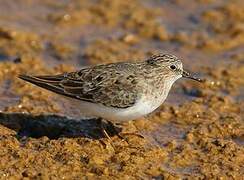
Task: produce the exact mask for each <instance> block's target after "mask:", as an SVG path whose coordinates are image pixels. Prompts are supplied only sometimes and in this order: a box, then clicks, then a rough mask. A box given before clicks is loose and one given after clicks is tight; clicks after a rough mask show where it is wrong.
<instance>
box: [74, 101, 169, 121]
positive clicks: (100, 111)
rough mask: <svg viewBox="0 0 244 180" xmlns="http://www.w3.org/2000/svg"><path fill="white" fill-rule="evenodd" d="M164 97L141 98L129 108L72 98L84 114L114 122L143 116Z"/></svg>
mask: <svg viewBox="0 0 244 180" xmlns="http://www.w3.org/2000/svg"><path fill="white" fill-rule="evenodd" d="M164 100H165V98H164V99H162V98H161V99H157V100H156V99H154V100H152V99H150V100H149V99H144V98H142V99H141V100H139V101H138V102H137V103H136V104H135V105H134V106H132V107H129V108H122V109H119V108H114V107H106V106H104V105H102V104H94V103H89V102H85V101H80V100H74V99H72V102H73V103H75V108H79V111H80V113H81V114H82V115H84V116H88V117H89V116H90V117H101V118H104V119H106V120H109V121H112V122H123V121H129V120H133V119H137V118H140V117H143V116H145V115H147V114H149V113H151V112H153V111H154V110H155V109H157V108H158V107H159V106H160V105H161V104H162V103H163V101H164Z"/></svg>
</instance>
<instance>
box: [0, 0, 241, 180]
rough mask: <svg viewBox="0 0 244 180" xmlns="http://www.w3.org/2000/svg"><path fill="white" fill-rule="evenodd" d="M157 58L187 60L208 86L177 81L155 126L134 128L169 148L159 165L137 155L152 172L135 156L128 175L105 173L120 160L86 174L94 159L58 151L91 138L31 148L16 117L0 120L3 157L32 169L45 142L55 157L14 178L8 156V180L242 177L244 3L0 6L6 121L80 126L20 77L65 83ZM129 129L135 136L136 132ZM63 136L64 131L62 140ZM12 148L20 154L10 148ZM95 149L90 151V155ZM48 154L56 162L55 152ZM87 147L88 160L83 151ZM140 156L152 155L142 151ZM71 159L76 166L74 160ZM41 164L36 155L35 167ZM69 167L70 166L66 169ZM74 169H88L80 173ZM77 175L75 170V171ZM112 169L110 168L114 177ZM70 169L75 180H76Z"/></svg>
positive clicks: (140, 0)
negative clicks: (59, 120)
mask: <svg viewBox="0 0 244 180" xmlns="http://www.w3.org/2000/svg"><path fill="white" fill-rule="evenodd" d="M158 52H162V53H171V54H174V55H176V56H178V57H180V58H181V59H182V61H183V64H184V67H185V68H186V69H188V70H190V71H191V72H194V73H195V74H196V75H197V76H199V77H202V78H203V79H205V80H206V81H205V83H204V84H201V85H199V84H197V83H196V82H192V81H188V80H179V81H177V83H176V84H175V85H174V87H173V89H172V91H171V93H170V95H169V98H168V99H167V101H166V103H165V104H164V105H162V107H161V109H159V111H158V112H157V113H156V115H154V116H153V117H150V118H149V119H150V120H151V121H146V122H145V121H144V120H138V121H136V122H135V123H133V124H132V125H131V126H133V127H134V128H135V129H137V130H139V131H145V132H144V133H145V134H146V135H147V136H148V138H149V139H151V141H152V142H154V143H156V144H157V145H158V146H160V147H164V150H162V149H161V150H160V151H157V153H158V157H157V158H156V157H154V156H153V157H151V156H150V155H153V154H154V153H155V152H154V150H153V151H149V150H145V152H144V154H147V153H149V154H147V155H148V157H150V158H149V159H150V161H149V160H148V159H147V158H146V157H144V156H142V155H140V154H139V153H138V152H137V151H135V153H136V155H135V156H136V157H137V158H142V159H145V161H147V163H141V164H140V163H139V162H135V161H136V160H135V157H132V156H131V154H128V153H127V154H124V155H123V156H128V157H129V159H130V160H129V159H127V160H128V161H129V162H130V163H129V165H128V166H129V167H130V168H131V169H130V168H129V170H128V169H126V168H125V169H123V168H122V169H121V170H118V169H119V168H118V169H117V168H115V167H114V164H115V165H117V166H119V167H120V166H122V165H121V163H122V162H124V161H127V160H121V159H119V160H116V161H114V162H113V163H108V164H106V163H105V162H107V161H109V162H110V161H112V160H111V159H110V158H111V157H110V156H109V157H107V158H105V159H103V160H99V161H98V162H96V161H95V164H99V166H98V165H97V166H98V167H97V169H98V170H97V171H95V170H94V169H93V170H91V169H92V168H90V166H85V165H84V164H86V163H85V162H86V158H84V162H83V161H82V162H81V160H80V157H81V156H80V154H79V153H78V154H79V155H77V156H76V155H74V153H77V152H76V151H77V150H74V149H77V148H78V147H75V148H73V149H71V150H70V149H69V151H65V150H57V147H56V146H60V148H61V147H62V148H63V146H65V147H66V145H61V144H62V142H63V141H65V142H66V141H68V144H69V146H70V143H71V144H72V143H76V144H79V142H80V141H82V142H83V140H84V139H82V138H81V139H80V140H72V139H69V138H67V139H65V140H63V139H62V138H61V140H60V141H58V140H57V142H50V141H49V140H50V139H49V138H50V137H54V136H52V135H50V133H51V132H49V131H47V133H46V134H45V133H44V134H43V133H41V134H39V135H37V136H35V138H37V137H38V138H39V137H42V136H47V139H44V140H43V139H41V140H40V139H38V138H37V139H35V138H34V140H33V139H30V138H31V137H32V138H33V136H31V135H30V134H32V133H33V130H30V129H28V131H32V132H24V135H23V131H22V134H21V133H19V131H20V129H21V128H23V126H22V125H21V124H18V123H17V122H18V119H21V116H18V117H15V116H14V117H13V118H12V119H14V120H15V121H16V123H17V124H14V123H13V122H12V121H11V123H9V121H10V120H9V118H6V117H5V116H3V117H0V124H2V125H0V128H1V131H0V137H1V138H3V137H4V138H3V139H4V140H3V139H1V138H0V142H1V143H2V147H5V148H3V149H4V152H5V153H8V152H10V151H12V152H15V153H17V154H19V155H16V156H18V158H19V159H20V160H23V161H24V159H25V158H26V156H27V154H29V153H30V151H32V150H33V147H34V146H35V148H36V152H38V153H40V149H39V148H40V147H38V148H37V147H36V146H37V145H35V143H38V144H40V143H44V142H45V143H46V144H45V143H44V144H45V145H44V144H43V153H44V152H45V153H47V152H48V153H47V154H48V155H44V154H45V153H44V154H43V156H42V155H41V156H40V159H41V160H40V159H39V160H40V162H39V166H38V167H35V168H34V167H33V166H32V165H31V162H30V161H28V162H26V161H24V163H23V164H25V166H27V165H29V166H30V168H25V166H24V165H23V164H22V165H20V164H18V165H16V167H15V168H14V169H15V171H16V172H12V171H11V168H10V167H11V166H10V165H9V167H8V168H7V167H6V166H5V164H6V163H7V162H8V163H10V162H11V159H14V157H15V156H14V155H11V153H10V154H8V156H5V158H4V159H2V158H1V159H2V160H1V161H2V162H1V161H0V162H1V163H0V164H2V165H0V175H1V176H2V177H10V176H13V177H15V176H16V177H23V176H27V177H35V176H37V174H38V173H39V174H41V175H45V174H48V173H47V169H48V168H46V167H49V168H51V167H52V168H54V167H55V168H57V167H59V166H60V167H64V169H65V168H66V170H67V171H66V173H65V172H64V171H62V170H60V169H59V170H57V169H56V170H55V171H53V173H55V172H56V173H57V174H58V175H60V174H62V175H63V177H66V178H71V177H73V178H74V177H76V178H77V177H80V175H81V174H79V173H80V172H81V169H82V168H83V171H82V175H85V174H86V173H88V174H89V173H90V174H94V177H97V176H99V173H100V174H102V175H104V177H106V176H107V177H108V176H111V177H114V178H115V177H116V174H118V173H120V175H121V177H124V176H125V175H126V176H128V177H135V178H138V177H142V178H149V177H151V178H152V177H158V178H159V179H160V178H166V177H172V178H179V177H190V178H192V177H200V178H202V177H205V178H213V177H217V176H218V177H220V176H223V177H224V178H227V179H228V178H234V179H235V178H236V179H238V178H241V171H242V173H243V166H242V167H241V164H243V161H244V159H243V157H242V158H241V154H243V142H244V136H243V117H244V116H243V109H244V106H243V99H244V93H243V92H244V86H243V84H244V2H243V1H242V0H231V1H227V0H187V1H186V0H75V1H74V0H58V1H53V0H19V1H16V0H8V1H6V0H0V111H1V112H2V113H8V114H11V113H26V114H31V115H40V114H57V115H58V114H59V115H64V116H67V114H69V115H74V117H76V118H77V117H79V113H78V112H74V108H67V107H68V106H69V104H68V103H67V102H64V101H63V100H62V99H61V98H60V97H58V96H54V95H53V94H52V93H49V92H47V91H43V90H41V89H39V88H36V87H35V86H32V85H30V84H28V83H25V82H22V81H21V80H19V79H18V78H17V76H18V74H35V75H40V74H41V75H44V74H58V73H63V72H67V71H73V70H77V69H79V68H82V67H84V66H88V65H93V64H100V63H109V62H118V61H128V60H130V61H132V60H138V59H141V60H143V59H145V58H147V57H149V56H150V55H152V54H154V53H158ZM10 119H11V118H10ZM30 119H35V118H34V117H31V118H30ZM30 121H31V120H30ZM25 122H26V121H25ZM149 122H150V123H149ZM8 123H9V124H11V126H9V127H11V128H10V129H9V128H7V127H8V126H6V124H8ZM47 126H48V125H47V124H46V125H45V124H44V125H43V126H41V127H39V126H38V127H39V128H36V129H35V131H38V132H39V131H40V132H41V131H44V130H43V128H44V129H45V128H48V127H47ZM127 128H129V129H130V125H128V127H127ZM11 129H13V130H11ZM26 131H27V130H26ZM13 134H14V135H16V134H17V137H18V138H19V139H18V138H17V139H18V140H13V139H11V138H12V137H10V135H13ZM20 134H21V135H20ZM61 135H62V132H60V133H59V134H58V135H55V138H60V137H61ZM5 136H6V137H5ZM26 139H27V140H26ZM5 140H6V142H5ZM116 140H117V139H116ZM116 140H115V142H116ZM12 141H13V142H12ZM78 141H79V142H78ZM138 141H140V140H138ZM10 142H12V143H13V144H15V145H14V146H13V147H9V146H8V144H11V143H10ZM26 142H29V146H27V145H26V144H25V143H26ZM135 142H136V143H135V144H137V143H138V142H137V141H135ZM50 143H51V144H50ZM52 143H54V144H55V143H57V144H59V145H57V144H55V145H54V144H52ZM60 143H61V144H60ZM33 144H34V145H33ZM132 144H133V143H132ZM139 144H140V143H139ZM187 144H188V145H187ZM93 145H94V144H92V145H90V144H89V147H90V146H91V147H93ZM20 146H22V147H24V150H23V149H21V148H20ZM67 146H68V145H67ZM77 146H78V145H77ZM50 147H51V149H52V151H53V154H52V153H51V152H49V150H48V149H50ZM72 147H73V146H72ZM35 148H34V149H35ZM79 148H81V147H79ZM79 148H78V149H79ZM82 148H83V147H82ZM82 148H81V149H80V153H81V152H82V153H83V152H84V151H85V150H84V149H82ZM87 148H88V147H87ZM120 148H121V147H120ZM140 148H143V149H144V145H142V146H140ZM226 148H227V149H228V150H227V149H226ZM54 149H56V150H57V151H62V152H63V151H65V152H63V153H64V154H65V153H66V154H68V155H64V154H62V155H59V158H60V159H62V158H63V160H60V162H59V163H57V162H56V161H57V160H56V159H55V158H54V156H55V157H56V155H57V154H55V153H57V152H56V150H54ZM33 151H34V150H33ZM127 151H128V152H131V151H130V150H128V149H127V150H126V151H123V152H127ZM161 151H163V152H161ZM99 153H101V154H99V156H100V157H103V156H104V151H99ZM137 153H138V154H137ZM157 153H156V154H157ZM3 154H4V153H0V155H3ZM108 154H109V153H108ZM83 155H84V153H83ZM83 155H82V157H83ZM45 156H48V158H49V159H50V164H52V165H50V164H48V163H47V164H45V166H42V164H43V160H44V159H45V158H44V157H45ZM94 156H96V153H95V154H93V155H90V154H89V153H88V152H87V153H86V154H85V155H84V157H87V158H88V159H89V158H91V157H94ZM111 156H112V155H111ZM71 157H73V160H71V159H69V158H71ZM183 157H184V158H185V161H184V158H183ZM234 157H235V158H234ZM35 158H37V156H36V154H35V153H34V155H32V159H35ZM65 158H67V159H65ZM108 159H109V160H108ZM182 159H183V160H182ZM219 159H221V160H219ZM231 159H232V160H231ZM35 160H36V159H35ZM65 160H67V162H68V161H70V162H71V164H69V165H68V164H65V163H64V162H66V161H65ZM73 161H75V162H76V163H78V164H79V163H81V164H79V165H74V163H73ZM131 161H133V163H134V164H133V163H132V162H131ZM142 161H143V160H142ZM151 161H152V162H151ZM8 163H7V164H8ZM82 163H83V165H82ZM150 163H151V165H154V166H155V167H154V168H153V170H152V169H151V170H148V168H149V166H150ZM88 164H89V163H88ZM101 164H102V165H101ZM103 164H106V165H104V166H103ZM132 164H133V165H132ZM73 166H75V167H76V168H77V171H73V170H74V167H73ZM132 166H133V168H134V169H133V168H132ZM91 167H94V164H92V165H91ZM105 167H109V168H108V169H107V170H106V172H105V170H104V168H105ZM123 167H124V166H123ZM126 167H127V166H126ZM138 168H139V169H140V170H138ZM17 169H18V170H17ZM69 169H71V170H72V171H73V174H72V173H68V172H69ZM101 169H102V170H101ZM149 169H150V168H149ZM127 170H128V171H127ZM61 171H62V173H60V172H61ZM23 173H24V174H23ZM49 173H50V172H49ZM106 173H107V174H106ZM41 175H40V176H41ZM242 175H243V174H242ZM47 176H48V177H49V176H50V177H51V176H52V173H50V174H48V175H47ZM57 177H60V176H57ZM92 177H93V176H92Z"/></svg>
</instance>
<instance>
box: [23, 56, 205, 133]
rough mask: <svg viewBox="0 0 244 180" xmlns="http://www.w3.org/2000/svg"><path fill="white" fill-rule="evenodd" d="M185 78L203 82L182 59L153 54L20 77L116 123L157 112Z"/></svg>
mask: <svg viewBox="0 0 244 180" xmlns="http://www.w3.org/2000/svg"><path fill="white" fill-rule="evenodd" d="M181 77H184V78H190V79H193V80H196V81H199V82H201V79H198V78H196V77H194V76H192V75H191V74H190V73H188V72H186V71H184V70H183V66H182V62H181V60H180V59H179V58H177V57H176V56H174V55H170V54H157V55H153V56H151V57H150V58H148V59H146V60H144V61H137V62H118V63H111V64H104V65H96V66H93V67H88V68H84V69H81V70H79V71H76V72H70V73H64V74H60V75H50V76H29V75H20V76H19V78H20V79H23V80H25V81H28V82H30V83H32V84H35V85H37V86H39V87H42V88H44V89H47V90H49V91H52V92H55V93H57V94H59V95H62V96H65V97H68V98H69V99H70V100H71V101H72V102H74V101H75V102H76V103H77V106H76V107H77V108H79V110H80V111H81V113H83V114H85V115H87V116H93V117H94V116H96V117H99V118H104V119H105V120H109V121H111V122H114V123H121V122H125V121H129V120H133V119H136V118H139V117H142V116H144V115H147V114H149V113H151V112H153V111H154V110H155V109H157V108H158V107H159V106H160V105H161V104H162V103H163V102H164V101H165V99H166V97H167V95H168V93H169V91H170V88H171V86H172V85H173V83H174V82H175V81H176V80H177V79H179V78H181ZM105 133H106V132H105ZM106 135H107V134H106Z"/></svg>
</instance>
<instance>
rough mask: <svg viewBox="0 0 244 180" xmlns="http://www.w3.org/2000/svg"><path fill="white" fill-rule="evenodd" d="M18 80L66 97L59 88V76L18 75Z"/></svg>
mask: <svg viewBox="0 0 244 180" xmlns="http://www.w3.org/2000/svg"><path fill="white" fill-rule="evenodd" d="M19 78H20V79H22V80H24V81H27V82H30V83H32V84H35V85H37V86H39V87H42V88H44V89H47V90H49V91H52V92H55V93H58V94H62V95H67V94H66V93H65V92H64V89H63V87H62V86H60V82H61V80H62V78H61V76H59V75H58V76H28V75H19Z"/></svg>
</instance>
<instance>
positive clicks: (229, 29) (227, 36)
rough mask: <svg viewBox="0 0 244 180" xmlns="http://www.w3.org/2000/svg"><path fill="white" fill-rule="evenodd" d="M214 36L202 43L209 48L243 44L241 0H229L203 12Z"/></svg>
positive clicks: (243, 18) (242, 9)
mask: <svg viewBox="0 0 244 180" xmlns="http://www.w3.org/2000/svg"><path fill="white" fill-rule="evenodd" d="M203 20H205V21H206V22H207V23H208V25H209V26H210V27H211V32H212V33H213V34H214V37H209V39H208V40H207V41H206V42H204V43H203V44H202V46H203V48H206V49H211V50H216V51H219V50H226V49H231V48H234V47H237V46H241V45H243V44H244V27H243V21H244V6H243V2H242V1H233V2H229V3H227V4H225V5H223V6H221V7H218V8H216V9H213V10H208V11H206V12H204V13H203Z"/></svg>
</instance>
